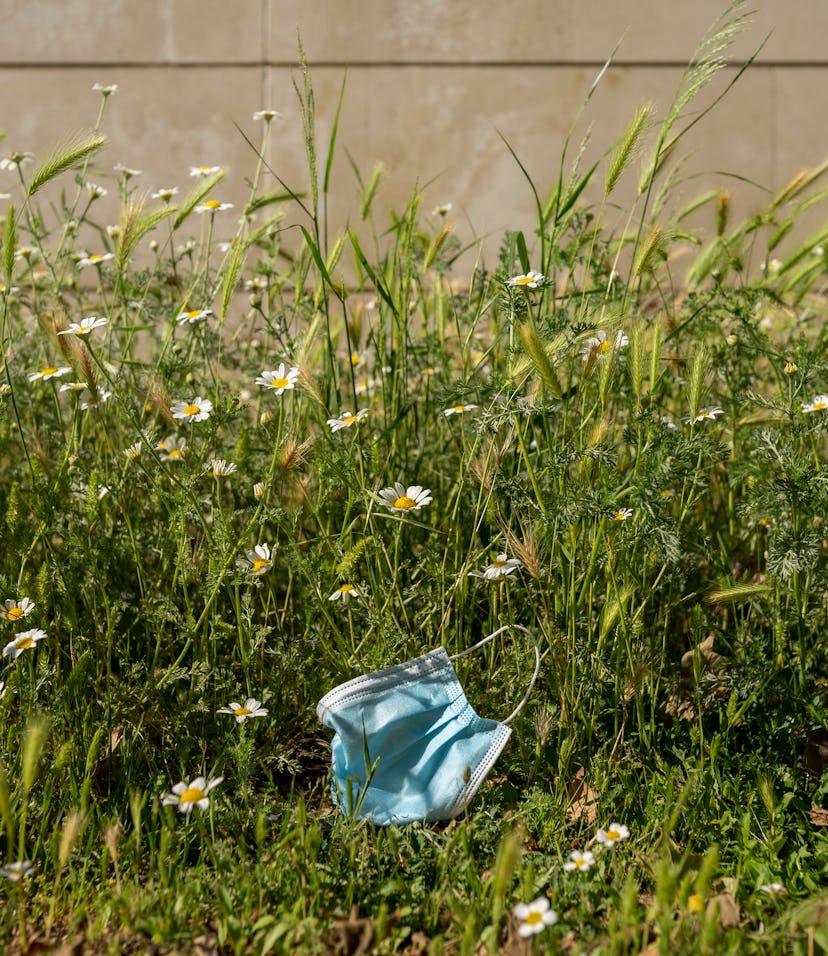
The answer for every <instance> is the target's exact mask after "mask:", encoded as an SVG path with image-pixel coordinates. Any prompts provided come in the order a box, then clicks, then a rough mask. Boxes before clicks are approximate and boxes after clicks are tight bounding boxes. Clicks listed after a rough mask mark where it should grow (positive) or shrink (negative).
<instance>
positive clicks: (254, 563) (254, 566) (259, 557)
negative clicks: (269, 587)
mask: <svg viewBox="0 0 828 956" xmlns="http://www.w3.org/2000/svg"><path fill="white" fill-rule="evenodd" d="M236 564H237V565H238V566H239V567H240V568H244V570H245V571H248V572H249V573H250V574H256V575H259V574H267V572H268V571H269V570H270V569H271V568H272V567H273V559H272V557H271V555H270V545H269V544H257V545H256V547H255V548H254V549H253V550H252V551H248V552H247V556H246V557H244V558H237V559H236Z"/></svg>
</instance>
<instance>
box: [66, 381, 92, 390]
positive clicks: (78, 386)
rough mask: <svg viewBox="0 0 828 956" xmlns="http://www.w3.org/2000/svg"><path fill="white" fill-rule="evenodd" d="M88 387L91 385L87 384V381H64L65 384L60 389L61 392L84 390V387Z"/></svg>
mask: <svg viewBox="0 0 828 956" xmlns="http://www.w3.org/2000/svg"><path fill="white" fill-rule="evenodd" d="M88 387H89V386H88V385H87V384H86V382H64V383H63V385H61V386H60V391H61V392H82V391H84V389H86V388H88Z"/></svg>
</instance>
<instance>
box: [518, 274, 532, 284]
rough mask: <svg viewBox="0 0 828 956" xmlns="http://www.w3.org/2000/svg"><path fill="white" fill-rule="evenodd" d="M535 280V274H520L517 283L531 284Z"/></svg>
mask: <svg viewBox="0 0 828 956" xmlns="http://www.w3.org/2000/svg"><path fill="white" fill-rule="evenodd" d="M534 281H535V279H534V277H533V276H518V277H517V279H515V285H531V283H533V282H534Z"/></svg>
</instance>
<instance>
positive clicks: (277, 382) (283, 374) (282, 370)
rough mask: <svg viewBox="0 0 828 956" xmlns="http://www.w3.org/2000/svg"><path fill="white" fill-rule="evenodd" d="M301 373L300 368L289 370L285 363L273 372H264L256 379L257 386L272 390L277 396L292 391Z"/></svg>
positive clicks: (280, 364) (281, 363)
mask: <svg viewBox="0 0 828 956" xmlns="http://www.w3.org/2000/svg"><path fill="white" fill-rule="evenodd" d="M299 375H300V372H299V369H298V368H295V367H294V368H288V367H287V365H285V363H284V362H280V363H279V367H278V368H277V369H274V370H273V371H272V372H268V371H264V372H262V374H261V375H260V376H259V377H258V378H257V379H256V384H257V385H263V386H264V387H265V388H269V389H271V391H273V392H275V393H276V394H277V395H281V394H282V392H286V391H288V390H289V389H292V388H293V387H294V386H295V385H296V381H297V379H298V378H299Z"/></svg>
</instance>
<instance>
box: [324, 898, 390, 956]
mask: <svg viewBox="0 0 828 956" xmlns="http://www.w3.org/2000/svg"><path fill="white" fill-rule="evenodd" d="M399 921H400V912H399V910H397V911H396V912H394V913H390V914H389V915H388V917H387V918H386V920H385V926H386V928H390V927H392V926H395V925H396V924H397V923H398V922H399ZM376 932H377V920H375V919H366V918H364V917H360V916H359V911H358V910H357V908H356V906H354V907H352V908H351V912H350V913H349V914H348V918H347V919H341V920H338V921H337V922H336V924H335V925H334V928H333V930H332V932H331V933H330V935H329V936H328V938H327V940H326V946H327V951H328V952H329V953H332V954H334V956H366V954H367V953H371V952H373V951H374V947H375V945H376V938H375V937H376Z"/></svg>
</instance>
